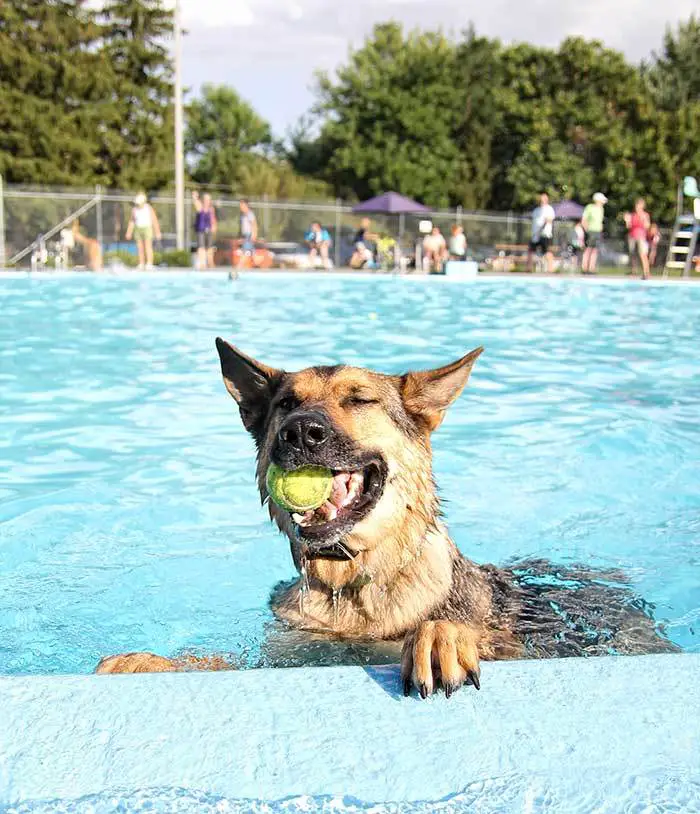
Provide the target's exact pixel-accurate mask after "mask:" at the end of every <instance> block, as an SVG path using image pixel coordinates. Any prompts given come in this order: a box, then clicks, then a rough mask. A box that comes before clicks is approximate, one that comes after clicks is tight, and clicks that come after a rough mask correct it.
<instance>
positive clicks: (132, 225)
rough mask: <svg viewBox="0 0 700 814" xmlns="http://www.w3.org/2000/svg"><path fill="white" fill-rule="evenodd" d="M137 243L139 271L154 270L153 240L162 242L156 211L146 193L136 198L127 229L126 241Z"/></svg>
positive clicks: (141, 193)
mask: <svg viewBox="0 0 700 814" xmlns="http://www.w3.org/2000/svg"><path fill="white" fill-rule="evenodd" d="M132 236H133V238H134V240H135V241H136V249H137V251H138V253H139V269H144V268H145V269H152V268H153V238H154V237H155V239H156V240H160V237H161V235H160V224H159V223H158V216H157V215H156V211H155V209H154V208H153V207H152V206H151V205H150V204H149V203H148V199H147V198H146V193H145V192H139V194H138V195H137V196H136V197H135V198H134V206H133V207H132V209H131V216H130V218H129V225H128V226H127V228H126V239H127V240H131V238H132Z"/></svg>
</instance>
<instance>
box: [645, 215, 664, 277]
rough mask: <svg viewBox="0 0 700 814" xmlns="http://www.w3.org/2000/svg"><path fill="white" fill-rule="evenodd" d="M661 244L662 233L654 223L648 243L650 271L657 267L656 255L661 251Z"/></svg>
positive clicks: (648, 234)
mask: <svg viewBox="0 0 700 814" xmlns="http://www.w3.org/2000/svg"><path fill="white" fill-rule="evenodd" d="M660 242H661V231H660V230H659V227H658V225H657V224H656V223H652V224H651V226H650V227H649V232H648V233H647V243H648V244H649V270H650V271H651V269H653V268H654V266H655V265H656V255H657V254H658V251H659V243H660Z"/></svg>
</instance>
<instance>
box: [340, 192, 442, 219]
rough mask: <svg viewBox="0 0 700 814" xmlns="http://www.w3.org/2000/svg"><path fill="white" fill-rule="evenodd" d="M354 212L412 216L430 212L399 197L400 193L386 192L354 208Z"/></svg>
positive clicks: (414, 202) (424, 207)
mask: <svg viewBox="0 0 700 814" xmlns="http://www.w3.org/2000/svg"><path fill="white" fill-rule="evenodd" d="M352 211H353V212H367V213H375V214H378V215H412V214H414V213H416V214H418V213H422V212H425V213H427V212H430V209H428V207H427V206H423V204H421V203H418V201H413V200H411V198H407V197H406V196H405V195H399V193H398V192H384V193H383V194H382V195H377V196H376V198H370V199H369V200H368V201H363V202H362V203H360V204H357V205H356V206H353V208H352Z"/></svg>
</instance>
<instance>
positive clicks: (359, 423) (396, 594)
mask: <svg viewBox="0 0 700 814" xmlns="http://www.w3.org/2000/svg"><path fill="white" fill-rule="evenodd" d="M217 348H218V351H219V356H220V360H221V368H222V373H223V378H224V382H225V384H226V387H227V389H228V391H229V393H230V394H231V395H232V396H233V398H234V399H235V401H236V402H237V404H238V407H239V410H240V414H241V419H242V421H243V424H244V426H245V427H246V429H247V430H248V432H250V434H251V435H252V437H253V439H254V441H255V444H256V447H257V461H258V465H257V479H258V485H259V489H260V494H261V497H262V499H263V501H264V502H265V501H267V504H268V507H269V511H270V516H271V518H272V520H273V521H274V522H275V523H276V524H277V526H278V527H279V528H280V530H281V531H282V532H283V533H284V534H285V535H286V536H287V537H288V538H289V540H290V543H291V549H292V556H293V559H294V563H295V565H296V567H297V570H298V571H299V572H300V578H299V579H298V580H296V581H295V582H294V583H292V584H291V585H288V586H283V587H280V588H278V589H276V590H275V592H274V593H273V598H272V608H273V611H274V613H275V614H276V616H277V617H278V618H279V619H281V620H283V621H284V622H286V623H287V624H289V625H291V626H292V627H294V628H296V629H299V630H306V631H313V632H314V633H316V634H319V633H321V634H330V635H332V636H334V637H341V638H345V639H355V640H362V641H368V640H369V641H377V642H380V641H381V642H387V641H397V642H400V641H401V640H403V648H402V651H401V665H402V680H403V685H404V689H405V691H406V692H409V691H410V688H411V686H414V687H416V688H417V689H418V691H419V692H420V693H421V695H422V696H423V697H425V696H426V695H428V694H430V693H432V692H433V690H434V689H435V688H436V687H437V686H438V685H440V684H441V685H442V686H443V687H444V689H445V692H446V694H448V695H449V694H451V693H452V691H453V690H454V689H456V688H457V687H459V686H461V685H462V684H463V683H465V682H467V683H471V684H473V685H474V686H476V687H477V688H478V687H479V661H480V659H503V658H519V657H524V656H528V655H529V656H552V655H573V654H589V653H603V652H650V651H659V650H668V649H673V646H672V645H671V644H670V643H669V642H668V641H667V640H666V639H664V638H663V637H661V636H659V635H657V633H656V630H655V628H654V625H653V622H652V621H651V619H650V617H649V615H648V614H647V613H646V612H645V610H644V608H643V607H640V606H639V605H638V603H637V604H635V600H634V597H633V595H632V594H631V592H629V590H628V589H627V588H626V587H617V588H615V587H611V586H610V581H611V579H613V578H615V579H618V577H619V575H611V574H596V573H595V572H591V571H586V570H584V569H579V570H574V569H569V570H568V571H567V573H566V574H565V575H564V574H562V573H561V572H560V571H558V570H557V569H555V568H554V567H553V566H551V565H550V564H549V563H546V562H529V563H521V564H519V565H518V566H513V567H510V568H505V569H504V568H496V567H494V566H478V565H476V564H474V563H472V562H470V561H469V560H467V559H466V558H465V557H464V556H463V555H462V554H461V553H460V552H459V550H458V549H457V547H456V546H455V545H454V543H453V542H452V540H451V539H450V537H449V535H448V532H447V529H446V527H445V524H444V522H443V519H442V516H441V513H440V506H439V501H438V497H437V492H436V488H435V484H434V482H433V475H432V451H431V434H432V433H433V432H434V431H435V430H436V429H437V428H438V427H439V426H440V423H441V422H442V419H443V417H444V415H445V411H446V410H447V408H448V407H449V406H450V404H452V402H453V401H454V400H455V399H456V398H457V397H458V396H459V395H460V393H461V392H462V390H463V388H464V387H465V385H466V383H467V380H468V378H469V375H470V373H471V370H472V367H473V365H474V363H475V362H476V360H477V358H478V357H479V355H480V354H481V352H482V350H483V349H482V348H478V349H476V350H474V351H472V352H471V353H469V354H467V355H466V356H464V357H462V358H461V359H458V360H457V361H456V362H453V363H451V364H449V365H446V366H444V367H441V368H437V369H435V370H429V371H421V372H410V373H407V374H405V375H403V376H389V375H383V374H379V373H375V372H372V371H369V370H365V369H360V368H354V367H349V366H344V365H338V366H334V367H315V368H309V369H306V370H303V371H301V372H298V373H286V372H284V371H281V370H277V369H274V368H271V367H268V366H267V365H263V364H261V363H259V362H257V361H255V360H254V359H251V358H250V357H248V356H246V355H245V354H243V353H241V352H240V351H238V350H237V349H235V348H233V347H232V346H230V345H228V344H227V343H226V342H224V341H223V340H220V339H219V340H217ZM296 416H299V417H300V418H299V421H301V420H302V418H303V417H307V416H311V417H312V418H313V417H315V418H314V420H316V419H318V420H322V422H323V424H324V427H326V430H324V432H325V433H326V434H327V438H325V439H324V441H323V446H322V448H320V449H319V450H316V449H315V448H313V449H312V450H311V451H309V450H307V449H306V448H304V449H303V450H302V451H295V450H292V451H291V452H290V450H289V449H286V448H285V447H284V444H283V443H282V441H281V440H280V438H281V437H282V436H283V435H284V431H283V430H284V427H286V426H288V425H289V422H290V421H292V420H293V419H294V420H295V417H296ZM295 426H296V425H295ZM285 456H287V457H285ZM289 456H291V457H289ZM299 456H301V457H299ZM272 460H274V461H275V463H281V464H282V465H285V466H288V468H294V467H295V466H298V465H302V464H305V463H319V464H322V465H324V466H329V467H331V468H334V469H337V468H342V469H344V468H345V467H346V466H348V462H350V464H352V462H360V463H361V462H363V461H367V460H377V461H379V462H380V464H381V471H382V488H381V493H380V494H379V496H378V498H377V499H376V502H375V503H374V504H373V505H372V507H371V510H370V511H369V513H367V514H366V515H365V516H363V517H361V518H359V519H358V521H357V522H351V521H347V524H349V525H348V527H347V528H345V527H343V528H342V529H341V530H338V531H337V532H333V533H330V532H329V538H328V539H327V540H322V541H321V542H320V543H317V542H315V541H313V540H312V541H309V540H307V539H305V536H304V530H303V529H300V528H299V527H297V526H296V524H295V523H294V522H293V520H292V517H291V515H290V514H289V513H287V512H286V511H284V510H282V509H280V508H279V507H277V506H276V505H275V504H274V503H272V502H271V501H269V500H268V495H267V490H266V485H265V474H266V472H267V469H268V466H269V464H270V462H271V461H272ZM358 465H359V464H358ZM347 524H346V525H347ZM332 551H335V552H336V553H337V552H338V551H340V552H341V554H340V556H335V555H333V554H332ZM543 574H546V575H547V579H546V580H544V581H543V580H542V579H541V577H542V575H543ZM572 580H573V581H574V582H576V581H578V582H577V584H578V590H571V589H570V583H571V581H572ZM618 581H619V580H618ZM564 582H566V585H564ZM601 614H602V615H604V616H605V624H599V625H598V632H597V633H596V620H598V621H601V619H602V617H601ZM148 656H149V654H127V655H125V656H116V657H111V659H112V660H111V661H110V660H103V662H101V663H100V666H99V667H98V672H132V671H143V670H145V669H148ZM152 658H154V659H156V661H155V662H154V663H153V668H154V669H157V670H159V671H160V670H163V669H187V668H190V667H191V666H192V664H191V662H189V663H183V662H173V661H169V660H163V659H162V658H161V657H157V656H153V657H152ZM115 660H116V661H115ZM130 660H133V664H132V663H130ZM204 666H205V667H206V666H211V667H212V668H214V669H216V668H218V667H221V663H220V662H217V661H213V662H212V663H211V664H210V665H207V664H206V663H205V665H204ZM131 667H133V669H131Z"/></svg>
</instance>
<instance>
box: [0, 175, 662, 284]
mask: <svg viewBox="0 0 700 814" xmlns="http://www.w3.org/2000/svg"><path fill="white" fill-rule="evenodd" d="M133 197H134V196H133V193H127V192H121V191H105V190H102V189H101V188H100V187H95V188H93V189H66V188H61V189H58V188H41V187H35V188H32V187H29V186H14V185H8V184H5V185H4V187H3V184H2V178H0V268H3V267H5V266H6V265H15V264H18V263H22V262H23V261H26V258H27V257H28V256H31V254H32V251H33V250H34V249H36V248H37V247H38V246H39V245H41V244H46V243H47V241H50V240H51V238H52V237H54V236H55V235H57V234H58V233H59V232H60V231H61V230H62V229H64V228H66V227H67V226H68V225H69V224H71V223H72V222H73V221H74V220H79V222H80V229H81V232H82V233H83V234H84V235H86V236H88V237H91V238H94V239H95V240H97V242H98V243H99V244H100V246H101V247H102V250H103V252H104V253H105V254H106V255H107V256H108V255H109V252H110V251H117V250H119V249H123V248H125V247H126V244H125V239H124V235H125V233H126V227H127V224H128V221H129V216H130V210H131V206H132V202H133ZM212 198H213V201H214V205H215V206H216V210H217V220H218V224H219V231H218V234H219V237H220V239H221V240H222V242H223V241H226V240H227V239H234V238H236V237H238V234H239V215H240V213H239V207H238V202H239V199H238V198H237V197H234V196H231V195H230V194H226V193H221V194H219V193H217V192H216V191H212ZM150 201H151V203H152V205H153V207H154V209H155V210H156V212H157V215H158V219H159V221H160V225H161V232H162V234H163V238H164V240H163V245H164V248H169V247H172V248H174V247H175V239H176V207H175V196H174V195H173V194H172V193H167V192H166V193H159V194H155V195H153V196H152V197H151V199H150ZM249 202H250V205H251V207H252V209H253V210H254V212H255V213H256V215H257V219H258V226H259V234H260V237H261V238H262V239H264V240H266V241H268V242H279V243H298V244H302V243H303V240H304V234H305V232H306V231H307V230H308V228H309V225H310V223H311V222H312V221H314V220H318V221H320V222H321V224H322V225H323V226H324V228H326V229H327V230H328V231H329V233H330V235H331V238H332V241H333V250H332V251H333V253H334V261H335V264H336V266H340V265H342V264H343V263H345V262H347V258H348V256H349V252H350V251H351V249H352V236H353V234H354V233H355V231H356V230H357V226H358V222H359V217H360V216H359V215H356V214H353V212H352V204H350V203H348V202H346V201H342V200H339V199H335V200H321V201H288V200H270V199H269V198H267V197H266V196H263V197H260V198H251V199H250V201H249ZM194 214H195V213H194V208H193V204H192V200H191V199H190V197H189V195H188V196H186V198H185V246H187V247H189V246H191V245H192V241H193V239H194V230H193V219H194ZM425 218H429V219H430V220H432V221H433V223H435V224H436V225H437V226H439V227H440V229H441V230H442V232H443V234H444V235H445V236H446V237H448V236H449V230H450V228H451V227H452V225H453V224H455V223H458V224H460V225H462V226H463V227H464V231H465V234H466V236H467V240H468V243H469V246H470V249H471V250H472V251H473V252H474V254H475V255H476V256H477V258H478V257H480V256H486V255H489V256H491V255H493V254H494V251H495V252H496V254H497V250H496V247H497V246H499V244H519V245H522V244H525V243H527V242H528V240H529V236H530V217H529V215H522V214H516V213H513V212H469V211H464V210H462V209H461V208H457V209H453V210H436V211H434V212H431V213H429V214H427V215H420V216H418V215H404V216H402V220H403V224H402V227H403V228H402V232H403V235H404V244H405V245H404V248H405V249H412V248H413V244H414V243H415V241H416V239H417V237H418V234H419V232H418V223H419V221H420V220H422V219H425ZM371 220H372V229H373V231H375V232H384V233H387V234H389V235H393V236H396V235H397V234H398V232H399V222H398V217H397V216H395V215H393V216H386V215H372V216H371ZM570 228H571V224H567V223H560V222H555V233H554V242H555V244H556V245H564V244H565V243H566V240H567V234H568V232H569V231H570ZM621 237H622V235H620V238H621ZM606 244H607V245H608V246H609V247H611V248H615V249H617V250H622V251H624V248H625V247H624V241H623V240H620V239H617V240H613V239H610V238H609V239H608V240H606ZM660 251H661V247H660Z"/></svg>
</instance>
